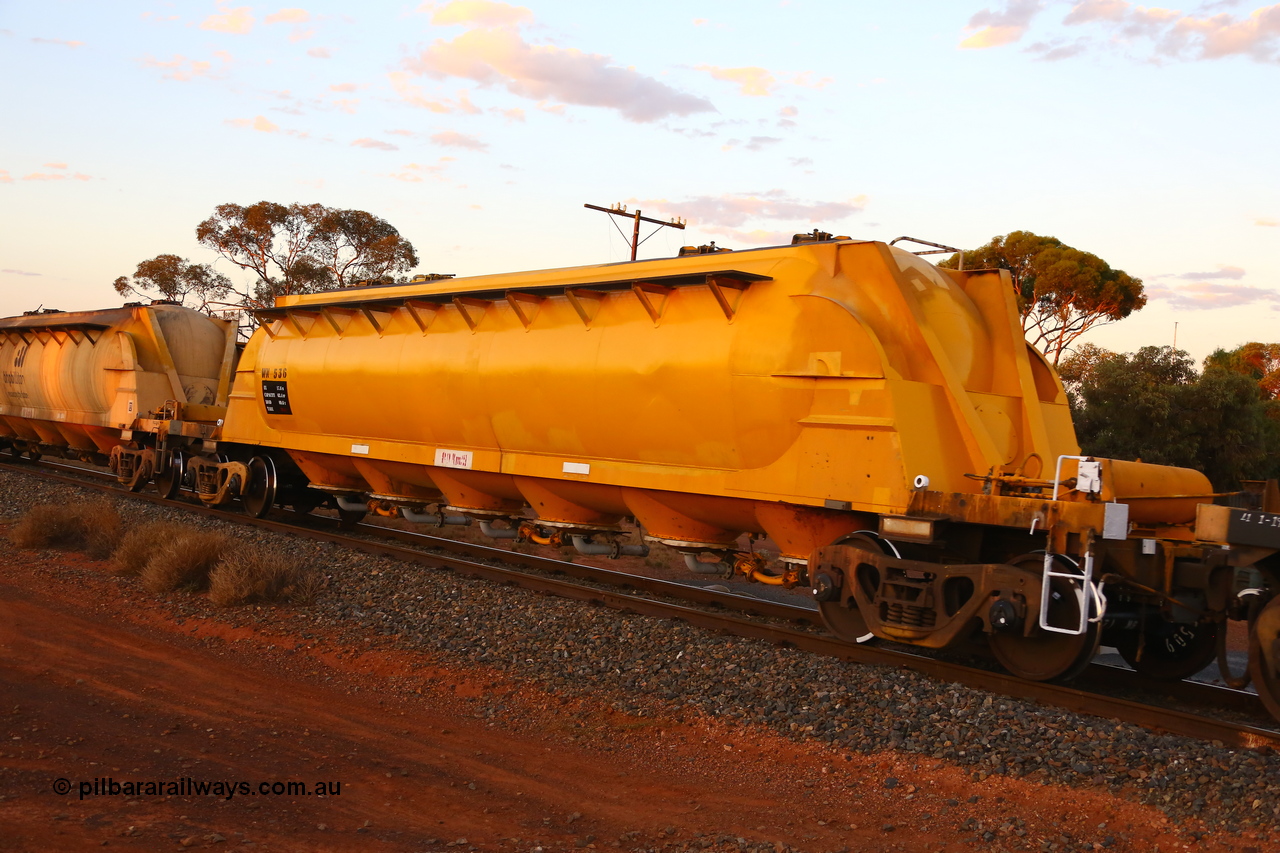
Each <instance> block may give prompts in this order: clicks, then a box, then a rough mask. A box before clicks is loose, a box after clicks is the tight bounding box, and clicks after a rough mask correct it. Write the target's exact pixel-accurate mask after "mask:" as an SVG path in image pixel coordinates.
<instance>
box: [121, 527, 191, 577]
mask: <svg viewBox="0 0 1280 853" xmlns="http://www.w3.org/2000/svg"><path fill="white" fill-rule="evenodd" d="M189 532H190V530H189V529H188V528H187V527H186V526H185V525H182V524H178V523H177V522H174V521H151V522H148V523H146V524H144V525H142V526H140V527H135V528H133V529H132V530H130V531H129V532H128V533H126V534H125V535H124V537H123V538H122V539H121V540H120V544H119V545H118V546H116V550H115V553H114V554H112V555H111V561H112V563H114V565H115V570H116V574H118V575H135V576H136V575H140V574H142V569H143V567H144V566H146V564H147V563H148V561H150V560H151V556H152V555H153V554H155V552H156V551H157V550H159V548H160V547H161V546H162V545H165V544H166V543H169V542H173V541H175V540H177V539H178V538H179V537H182V536H185V535H186V534H187V533H189Z"/></svg>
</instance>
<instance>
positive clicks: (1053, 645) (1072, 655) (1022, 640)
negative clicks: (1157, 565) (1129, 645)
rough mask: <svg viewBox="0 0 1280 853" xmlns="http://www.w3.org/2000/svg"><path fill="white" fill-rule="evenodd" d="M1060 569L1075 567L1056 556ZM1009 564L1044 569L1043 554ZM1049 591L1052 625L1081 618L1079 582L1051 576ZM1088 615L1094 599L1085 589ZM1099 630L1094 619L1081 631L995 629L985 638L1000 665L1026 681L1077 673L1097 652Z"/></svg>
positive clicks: (1038, 628)
mask: <svg viewBox="0 0 1280 853" xmlns="http://www.w3.org/2000/svg"><path fill="white" fill-rule="evenodd" d="M1056 559H1057V561H1058V562H1059V567H1060V570H1061V569H1063V568H1068V567H1071V568H1074V566H1075V564H1074V563H1073V562H1071V561H1070V560H1067V559H1066V558H1065V557H1061V556H1058V557H1056ZM1010 565H1014V566H1025V567H1027V568H1033V567H1034V568H1043V567H1044V555H1043V554H1027V555H1026V556H1024V557H1018V558H1017V559H1016V560H1012V561H1010ZM1049 589H1050V593H1049V622H1050V624H1053V625H1075V624H1079V621H1080V601H1079V598H1078V593H1079V591H1080V583H1079V582H1078V581H1073V580H1071V579H1069V578H1051V579H1050V587H1049ZM1086 599H1087V606H1088V608H1089V612H1090V615H1092V614H1093V613H1094V602H1093V600H1092V598H1091V597H1090V596H1089V595H1088V592H1087V591H1086ZM1101 637H1102V632H1101V631H1100V630H1099V629H1098V625H1097V623H1095V622H1088V623H1086V625H1085V631H1084V633H1083V634H1058V633H1055V632H1053V631H1045V630H1043V629H1041V628H1040V627H1039V626H1036V627H1035V628H1034V629H1033V630H1032V633H1031V635H1030V636H1023V634H1022V631H1020V630H1018V631H998V632H996V633H994V634H992V635H990V637H989V638H988V641H987V642H988V645H989V646H990V647H991V652H992V653H993V654H994V655H995V656H996V660H998V661H999V662H1000V665H1001V666H1003V667H1004V668H1005V669H1007V670H1008V671H1009V672H1010V673H1012V674H1013V675H1016V676H1017V677H1018V678H1024V679H1026V680H1027V681H1049V680H1051V679H1055V678H1062V679H1066V678H1071V677H1072V676H1074V675H1079V674H1080V672H1081V671H1083V670H1084V668H1085V667H1086V666H1088V665H1089V661H1091V660H1093V656H1094V654H1096V653H1097V651H1098V641H1099V640H1100V639H1101Z"/></svg>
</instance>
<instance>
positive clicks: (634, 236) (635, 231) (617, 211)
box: [583, 204, 685, 261]
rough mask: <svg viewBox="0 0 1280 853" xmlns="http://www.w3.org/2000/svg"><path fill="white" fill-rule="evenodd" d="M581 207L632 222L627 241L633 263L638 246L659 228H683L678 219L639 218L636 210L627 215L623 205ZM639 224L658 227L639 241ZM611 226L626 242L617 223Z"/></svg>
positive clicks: (682, 223) (681, 220) (625, 237)
mask: <svg viewBox="0 0 1280 853" xmlns="http://www.w3.org/2000/svg"><path fill="white" fill-rule="evenodd" d="M583 207H588V208H590V209H592V210H598V211H600V212H601V213H608V214H612V215H613V216H625V217H626V218H627V219H631V220H634V222H635V225H634V226H633V227H632V229H631V239H630V240H629V241H628V242H630V243H631V260H633V261H634V260H635V259H636V252H637V251H638V250H639V249H640V244H641V243H643V242H644V240H648V239H649V237H652V236H653V235H654V234H657V233H658V229H659V228H679V229H680V230H681V231H683V230H684V226H685V221H684V220H683V219H680V218H676V219H672V220H671V221H669V222H663V221H662V220H660V219H650V218H649V217H647V216H641V215H640V211H639V210H636V212H635V213H627V206H626V205H625V204H615V205H614V206H613V207H600V206H599V205H597V204H584V205H583ZM641 222H651V223H653V224H654V225H657V226H658V228H655V229H653V232H652V233H650V234H649V237H645V238H644V240H641V239H640V223H641ZM613 226H614V227H615V228H618V233H619V234H621V235H622V239H624V240H626V239H627V235H626V233H625V232H624V231H623V230H622V229H621V228H619V227H618V223H617V222H614V223H613Z"/></svg>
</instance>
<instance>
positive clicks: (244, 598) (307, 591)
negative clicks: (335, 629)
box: [209, 545, 320, 607]
mask: <svg viewBox="0 0 1280 853" xmlns="http://www.w3.org/2000/svg"><path fill="white" fill-rule="evenodd" d="M319 587H320V577H319V575H318V574H317V573H316V572H315V571H314V570H313V569H311V568H310V567H309V566H307V565H306V564H305V563H303V561H302V560H300V559H298V558H297V557H293V556H290V555H288V554H284V553H281V552H280V551H276V550H273V549H271V548H264V547H262V546H261V545H239V546H237V547H235V548H232V549H229V550H228V551H226V552H225V553H224V554H223V556H222V560H221V561H220V562H219V563H218V564H217V565H216V566H215V567H214V569H213V571H212V572H211V573H210V574H209V600H210V601H212V602H213V603H214V604H217V605H218V606H220V607H232V606H234V605H237V604H249V603H251V602H255V601H261V602H273V601H292V602H295V603H298V604H306V603H309V602H311V601H313V600H315V597H316V593H317V592H318V591H319Z"/></svg>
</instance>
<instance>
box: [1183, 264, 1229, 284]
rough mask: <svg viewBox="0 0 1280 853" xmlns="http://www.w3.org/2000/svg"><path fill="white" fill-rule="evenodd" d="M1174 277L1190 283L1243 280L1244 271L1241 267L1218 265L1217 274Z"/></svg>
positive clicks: (1202, 273)
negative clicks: (1187, 280) (1225, 279)
mask: <svg viewBox="0 0 1280 853" xmlns="http://www.w3.org/2000/svg"><path fill="white" fill-rule="evenodd" d="M1176 277H1177V278H1185V279H1189V280H1190V281H1217V280H1218V279H1224V278H1227V279H1233V280H1239V279H1242V278H1244V269H1243V268H1242V267H1232V266H1226V265H1225V264H1218V270H1217V272H1184V273H1181V274H1180V275H1178V276H1176Z"/></svg>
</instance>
